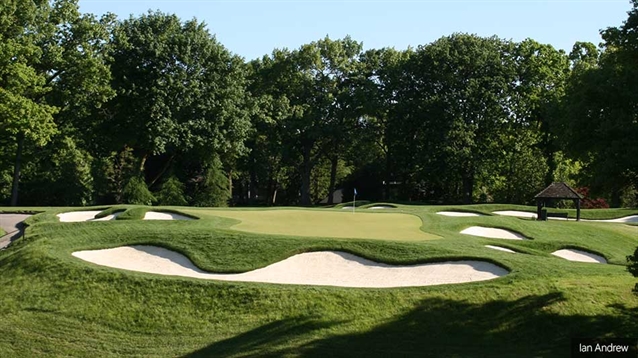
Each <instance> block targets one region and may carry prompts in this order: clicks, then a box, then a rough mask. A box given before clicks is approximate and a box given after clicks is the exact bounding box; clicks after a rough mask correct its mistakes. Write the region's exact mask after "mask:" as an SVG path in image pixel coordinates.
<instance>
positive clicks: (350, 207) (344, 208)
mask: <svg viewBox="0 0 638 358" xmlns="http://www.w3.org/2000/svg"><path fill="white" fill-rule="evenodd" d="M341 209H342V210H346V209H347V210H352V206H344V207H342V208H341Z"/></svg>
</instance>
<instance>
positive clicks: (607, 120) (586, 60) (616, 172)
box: [562, 0, 638, 207]
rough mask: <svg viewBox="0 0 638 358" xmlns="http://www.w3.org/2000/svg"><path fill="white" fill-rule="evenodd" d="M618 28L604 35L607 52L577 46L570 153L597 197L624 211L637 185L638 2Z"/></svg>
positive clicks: (568, 124)
mask: <svg viewBox="0 0 638 358" xmlns="http://www.w3.org/2000/svg"><path fill="white" fill-rule="evenodd" d="M632 3H633V9H632V10H630V11H629V13H628V14H629V17H628V19H627V20H626V21H625V22H624V23H623V25H622V26H620V27H610V28H608V29H606V30H603V31H602V32H601V35H602V37H603V40H604V44H603V52H602V53H601V54H600V56H598V61H597V62H596V61H595V60H596V57H597V56H596V52H595V51H594V49H592V46H589V45H586V44H577V45H576V46H575V48H574V51H572V56H571V57H572V60H573V61H574V74H573V76H572V77H571V78H570V83H569V87H568V91H567V95H566V99H565V103H566V108H567V111H566V112H567V115H566V118H565V123H564V124H563V130H562V132H563V133H564V134H565V139H566V150H567V151H568V153H569V155H570V156H571V157H573V158H576V159H579V160H581V161H582V162H583V164H584V166H585V170H584V172H587V173H589V178H587V179H588V181H589V182H590V183H591V185H590V187H591V189H592V191H593V192H598V193H600V192H606V193H610V194H611V199H612V200H611V205H612V206H614V207H617V206H619V205H620V198H621V192H622V190H623V189H624V188H625V187H628V186H633V187H636V185H638V148H637V147H636V145H635V143H636V142H638V110H637V108H638V64H637V63H636V60H635V59H636V56H638V1H636V0H634V1H632Z"/></svg>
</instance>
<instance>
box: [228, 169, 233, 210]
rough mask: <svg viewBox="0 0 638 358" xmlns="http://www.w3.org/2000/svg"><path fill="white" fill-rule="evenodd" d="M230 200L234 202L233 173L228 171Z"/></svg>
mask: <svg viewBox="0 0 638 358" xmlns="http://www.w3.org/2000/svg"><path fill="white" fill-rule="evenodd" d="M228 198H229V200H230V201H231V202H232V200H233V171H232V169H231V170H228Z"/></svg>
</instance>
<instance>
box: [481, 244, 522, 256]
mask: <svg viewBox="0 0 638 358" xmlns="http://www.w3.org/2000/svg"><path fill="white" fill-rule="evenodd" d="M485 247H487V248H490V249H494V250H500V251H505V252H511V253H513V254H515V253H516V251H514V250H510V249H508V248H505V247H500V246H492V245H485Z"/></svg>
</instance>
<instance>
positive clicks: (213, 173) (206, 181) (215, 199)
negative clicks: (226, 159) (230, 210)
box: [193, 160, 230, 207]
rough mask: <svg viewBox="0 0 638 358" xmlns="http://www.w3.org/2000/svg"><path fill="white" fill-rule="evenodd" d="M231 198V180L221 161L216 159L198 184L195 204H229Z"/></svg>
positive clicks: (214, 205) (221, 205) (217, 205)
mask: <svg viewBox="0 0 638 358" xmlns="http://www.w3.org/2000/svg"><path fill="white" fill-rule="evenodd" d="M229 200H230V192H229V180H228V176H226V174H225V173H224V171H223V170H222V167H221V162H219V160H215V161H214V162H213V163H212V164H211V165H210V166H209V167H208V168H207V169H206V172H205V174H204V176H203V178H202V181H201V182H200V183H199V184H198V186H197V189H196V192H195V195H194V203H193V205H195V206H212V207H225V206H228V201H229Z"/></svg>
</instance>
